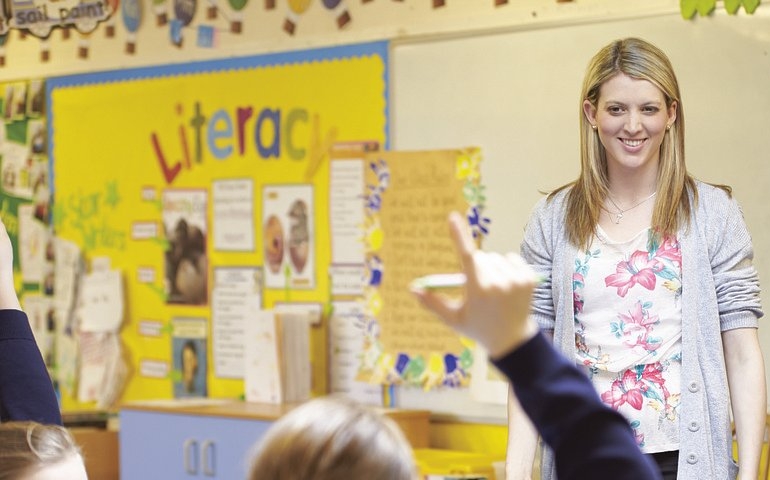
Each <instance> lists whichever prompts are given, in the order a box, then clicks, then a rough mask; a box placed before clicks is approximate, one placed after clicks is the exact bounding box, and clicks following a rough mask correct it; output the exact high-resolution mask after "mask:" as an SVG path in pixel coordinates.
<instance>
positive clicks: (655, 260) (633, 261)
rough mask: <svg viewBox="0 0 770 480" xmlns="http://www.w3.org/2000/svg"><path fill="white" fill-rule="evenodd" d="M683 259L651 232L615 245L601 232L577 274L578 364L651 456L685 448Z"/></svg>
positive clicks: (672, 244)
mask: <svg viewBox="0 0 770 480" xmlns="http://www.w3.org/2000/svg"><path fill="white" fill-rule="evenodd" d="M681 262H682V257H681V252H680V249H679V242H678V241H677V239H676V238H675V237H666V238H663V239H660V238H659V237H658V236H655V235H652V230H651V229H649V228H648V229H645V230H643V231H641V232H640V233H639V234H637V235H636V236H635V237H634V238H632V239H630V240H628V241H625V242H615V241H613V240H611V239H609V237H608V236H607V235H606V234H605V233H604V231H603V230H602V229H601V227H597V235H596V236H595V237H594V240H593V242H592V244H591V246H590V247H589V248H588V250H587V251H586V252H585V255H584V257H583V258H576V259H575V271H574V273H573V277H572V280H573V281H572V288H573V295H574V306H575V310H574V319H575V342H576V347H577V362H578V364H582V365H584V366H585V368H586V369H587V373H588V375H589V377H590V378H591V380H592V381H593V383H594V386H595V387H596V389H597V391H598V392H599V394H600V396H601V398H602V400H603V401H604V402H605V403H606V404H607V405H609V406H611V407H612V408H614V409H616V410H618V411H619V412H620V413H622V414H623V415H624V416H625V417H626V418H627V419H628V420H629V422H630V424H631V427H632V428H633V429H634V432H635V434H636V439H637V442H638V444H639V447H640V448H641V449H642V451H644V452H645V453H655V452H664V451H670V450H677V449H678V448H679V416H678V409H679V403H680V398H681V395H680V392H681V390H680V370H681V356H682V343H681V338H682V310H681V303H680V299H681V293H682V283H681V272H682V263H681Z"/></svg>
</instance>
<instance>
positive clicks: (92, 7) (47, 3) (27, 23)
mask: <svg viewBox="0 0 770 480" xmlns="http://www.w3.org/2000/svg"><path fill="white" fill-rule="evenodd" d="M6 7H7V9H8V11H7V14H8V19H7V21H6V22H3V24H2V28H3V29H4V30H3V32H5V31H7V30H8V29H9V28H14V29H19V30H21V31H22V32H25V33H26V32H29V33H31V34H32V35H35V36H36V37H40V38H47V37H48V35H50V33H51V30H52V29H53V28H54V27H66V26H68V25H71V26H74V27H75V28H76V29H77V30H78V31H79V32H82V33H89V32H92V31H94V30H95V29H96V27H97V26H98V24H99V23H100V22H103V21H105V20H107V19H108V18H109V17H110V15H111V14H112V13H113V10H112V8H111V7H110V5H109V4H108V3H106V2H105V1H104V0H97V1H95V2H85V1H83V2H81V1H80V0H10V1H9V2H7V3H6ZM0 33H1V32H0Z"/></svg>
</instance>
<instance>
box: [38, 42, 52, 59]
mask: <svg viewBox="0 0 770 480" xmlns="http://www.w3.org/2000/svg"><path fill="white" fill-rule="evenodd" d="M50 59H51V42H50V41H49V40H48V39H47V38H43V39H41V40H40V62H41V63H46V62H47V61H49V60H50Z"/></svg>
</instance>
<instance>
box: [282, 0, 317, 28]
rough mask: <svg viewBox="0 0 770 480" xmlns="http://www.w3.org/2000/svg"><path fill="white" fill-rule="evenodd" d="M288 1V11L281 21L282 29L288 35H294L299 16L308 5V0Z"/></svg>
mask: <svg viewBox="0 0 770 480" xmlns="http://www.w3.org/2000/svg"><path fill="white" fill-rule="evenodd" d="M288 3H289V13H288V14H287V15H286V20H284V22H283V31H284V32H286V33H288V34H289V35H294V31H295V30H296V28H297V22H298V21H299V17H300V15H302V14H303V13H305V12H306V11H307V9H308V8H309V7H310V0H289V2H288Z"/></svg>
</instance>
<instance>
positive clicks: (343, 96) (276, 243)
mask: <svg viewBox="0 0 770 480" xmlns="http://www.w3.org/2000/svg"><path fill="white" fill-rule="evenodd" d="M387 78H388V52H387V48H386V45H385V44H384V43H370V44H361V45H351V46H346V47H339V48H328V49H319V50H309V51H305V52H294V53H286V54H276V55H266V56H259V57H249V58H242V59H230V60H223V61H218V62H205V63H200V64H186V65H180V66H169V67H163V68H148V69H140V70H128V71H121V72H114V73H103V74H91V75H83V76H74V77H64V78H58V79H52V80H51V81H50V82H48V84H47V93H48V102H49V106H50V111H51V129H50V139H49V141H50V143H51V147H52V148H51V156H52V163H53V170H54V182H53V185H54V201H53V205H54V215H53V217H54V226H55V230H56V235H57V236H59V237H61V238H63V239H67V240H69V241H71V242H74V243H75V244H77V245H78V246H80V248H82V249H83V252H84V255H85V257H86V259H87V260H88V261H89V262H94V260H95V259H99V258H100V257H104V258H106V259H108V260H107V261H108V262H109V263H110V268H111V269H114V270H118V271H120V272H122V277H123V285H124V287H123V288H124V297H125V301H126V303H125V309H124V318H125V323H124V325H123V328H122V332H121V339H122V342H123V344H124V346H125V351H126V355H127V357H128V364H129V366H130V370H131V375H130V376H129V377H128V378H129V381H128V383H127V385H126V387H125V391H124V392H123V393H122V396H121V399H122V400H125V401H130V400H144V399H155V398H160V399H163V398H171V397H185V396H193V397H204V396H209V397H237V396H239V395H242V394H243V391H244V387H243V376H244V372H243V346H242V343H240V347H239V342H238V340H239V336H241V337H242V336H243V326H242V325H243V321H244V320H243V315H242V313H243V312H244V311H247V310H248V309H250V308H254V307H255V306H257V307H262V308H273V307H275V306H277V305H279V304H286V303H295V304H306V305H308V306H309V307H310V308H315V307H318V310H320V305H321V304H322V303H325V302H326V301H327V299H328V292H329V279H328V272H327V269H328V265H329V262H330V235H329V224H330V219H329V212H328V203H329V202H328V198H329V195H330V192H329V187H328V186H329V161H328V155H327V153H328V151H329V148H330V146H331V145H332V144H333V143H334V142H343V141H358V140H362V139H365V140H368V141H371V142H374V143H375V144H378V145H380V146H382V147H385V148H386V147H387V128H388V125H387V104H388V102H387V85H386V81H387ZM238 312H241V314H239V313H238ZM317 327H318V328H316V329H314V331H313V332H312V333H313V336H314V339H311V343H312V345H311V349H314V350H315V351H316V352H317V353H319V354H318V355H313V356H312V358H313V362H314V364H313V366H312V368H313V372H314V374H313V378H314V381H315V382H316V383H315V384H314V385H313V388H314V391H316V392H318V391H321V392H322V391H323V389H324V387H325V385H324V384H323V382H324V380H323V379H324V378H325V368H326V364H325V360H324V359H323V355H322V354H321V353H322V352H325V346H324V345H323V335H322V327H320V326H319V325H317ZM65 400H66V399H65ZM72 405H73V403H72V402H70V403H69V406H72ZM67 406H68V404H67V403H66V401H65V408H67Z"/></svg>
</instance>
